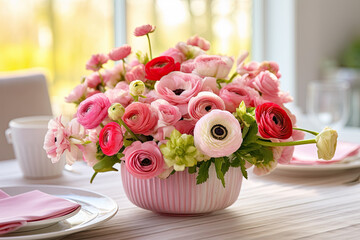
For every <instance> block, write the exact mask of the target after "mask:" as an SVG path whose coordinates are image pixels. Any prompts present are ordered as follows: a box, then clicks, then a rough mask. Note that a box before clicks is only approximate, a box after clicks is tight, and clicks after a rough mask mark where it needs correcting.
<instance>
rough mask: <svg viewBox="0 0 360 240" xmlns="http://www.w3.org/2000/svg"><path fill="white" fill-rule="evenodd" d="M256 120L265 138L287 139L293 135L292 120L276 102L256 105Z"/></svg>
mask: <svg viewBox="0 0 360 240" xmlns="http://www.w3.org/2000/svg"><path fill="white" fill-rule="evenodd" d="M255 117H256V122H257V123H258V127H259V133H260V135H261V136H262V137H264V138H278V139H287V138H289V137H291V135H292V122H291V119H290V117H289V116H288V115H287V113H286V112H285V110H284V109H282V108H281V107H280V106H279V105H277V104H275V103H270V102H267V103H263V104H261V105H259V106H257V107H256V110H255Z"/></svg>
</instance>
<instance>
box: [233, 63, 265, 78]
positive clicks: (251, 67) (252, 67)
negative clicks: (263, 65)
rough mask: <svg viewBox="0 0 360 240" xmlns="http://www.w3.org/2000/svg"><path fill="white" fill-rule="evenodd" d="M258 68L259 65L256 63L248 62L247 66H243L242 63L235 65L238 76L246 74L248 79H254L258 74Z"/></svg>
mask: <svg viewBox="0 0 360 240" xmlns="http://www.w3.org/2000/svg"><path fill="white" fill-rule="evenodd" d="M259 67H260V64H259V63H258V62H249V63H248V64H245V63H244V62H243V61H242V62H240V63H239V64H238V65H237V67H236V72H237V73H238V74H240V75H244V74H248V75H249V77H250V78H254V77H256V75H257V74H258V73H259V71H258V69H259Z"/></svg>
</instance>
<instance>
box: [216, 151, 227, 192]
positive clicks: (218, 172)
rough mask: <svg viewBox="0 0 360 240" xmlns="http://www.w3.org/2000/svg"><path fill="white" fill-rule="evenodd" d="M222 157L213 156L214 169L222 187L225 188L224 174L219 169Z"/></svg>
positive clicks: (222, 160)
mask: <svg viewBox="0 0 360 240" xmlns="http://www.w3.org/2000/svg"><path fill="white" fill-rule="evenodd" d="M223 162H224V159H223V158H222V157H219V158H215V170H216V177H217V178H218V179H220V180H221V183H222V185H223V187H224V188H225V178H224V174H223V172H222V171H221V169H222V165H223Z"/></svg>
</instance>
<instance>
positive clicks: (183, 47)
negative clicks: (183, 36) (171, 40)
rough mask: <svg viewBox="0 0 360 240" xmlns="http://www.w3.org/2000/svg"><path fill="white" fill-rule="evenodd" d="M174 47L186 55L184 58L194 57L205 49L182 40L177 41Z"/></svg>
mask: <svg viewBox="0 0 360 240" xmlns="http://www.w3.org/2000/svg"><path fill="white" fill-rule="evenodd" d="M175 48H176V49H178V50H179V51H180V52H182V53H183V54H184V55H185V56H186V59H192V58H196V57H197V56H200V55H203V54H205V51H204V50H202V49H201V48H199V47H196V46H192V45H188V44H186V43H184V42H178V43H177V44H176V46H175Z"/></svg>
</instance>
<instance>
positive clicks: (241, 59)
mask: <svg viewBox="0 0 360 240" xmlns="http://www.w3.org/2000/svg"><path fill="white" fill-rule="evenodd" d="M248 56H249V52H248V51H243V52H242V53H241V54H240V56H239V57H238V59H237V61H236V66H241V65H242V64H244V61H245V59H246V58H247V57H248Z"/></svg>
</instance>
